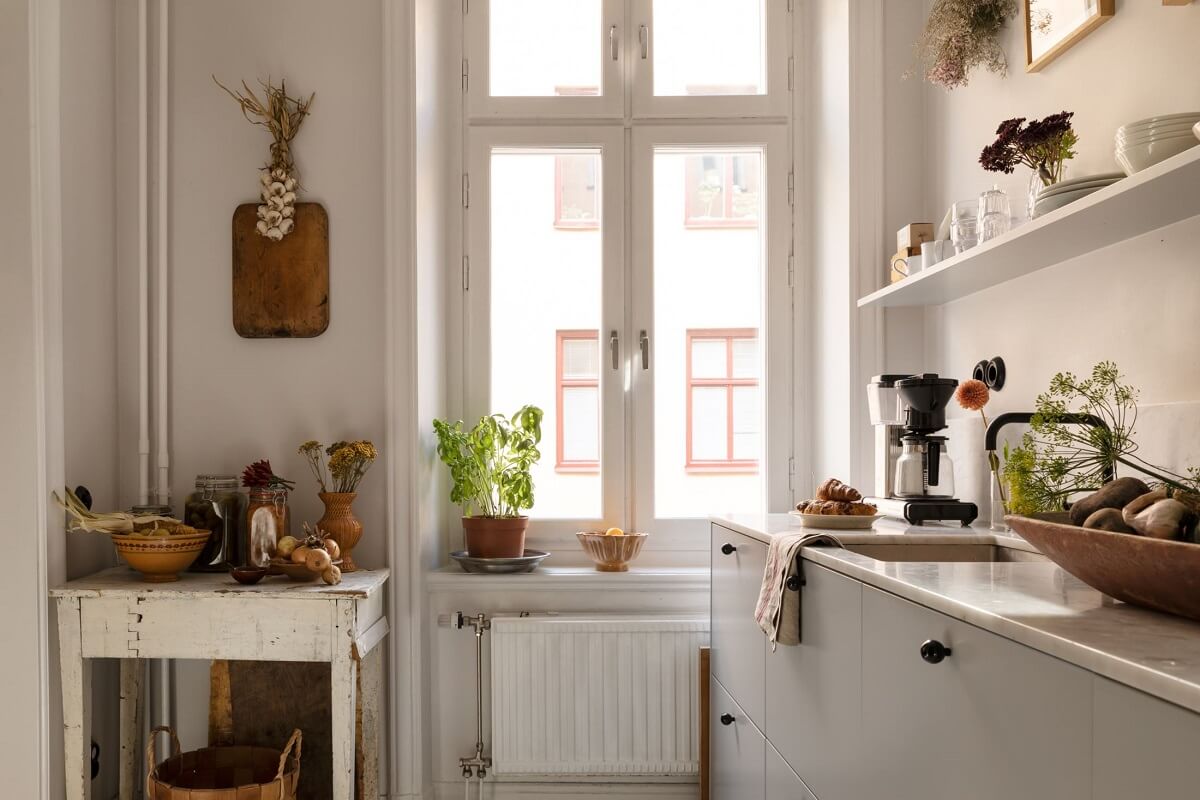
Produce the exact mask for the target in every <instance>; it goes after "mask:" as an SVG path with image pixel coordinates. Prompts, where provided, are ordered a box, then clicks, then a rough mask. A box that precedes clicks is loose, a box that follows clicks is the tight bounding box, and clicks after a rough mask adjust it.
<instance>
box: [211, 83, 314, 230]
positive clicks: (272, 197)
mask: <svg viewBox="0 0 1200 800" xmlns="http://www.w3.org/2000/svg"><path fill="white" fill-rule="evenodd" d="M213 81H214V82H215V83H216V84H217V86H220V87H221V88H222V89H224V90H225V91H226V93H228V94H229V96H230V97H232V98H233V99H234V100H235V101H236V102H237V104H238V107H239V108H241V109H242V116H244V117H245V118H246V119H247V120H248V121H249V122H250V124H252V125H261V126H262V127H264V128H266V129H267V130H268V131H269V132H270V134H271V138H272V140H273V141H272V142H271V163H269V164H268V165H267V166H265V167H263V169H262V175H261V176H260V180H261V182H262V190H261V196H262V201H263V202H262V205H260V206H259V207H258V232H259V234H260V235H262V236H265V237H267V238H268V239H271V240H272V241H279V240H280V239H282V238H283V237H284V236H286V235H288V234H289V233H291V231H292V228H293V227H294V226H295V219H294V218H295V214H296V192H297V190H298V189H299V188H300V183H299V180H298V178H297V175H296V163H295V161H294V159H293V158H292V140H293V139H295V138H296V134H297V133H299V132H300V123H302V122H304V118H305V117H307V116H308V110H309V108H310V107H311V106H312V102H313V99H314V98H315V97H316V94H315V93H314V94H310V95H309V96H308V99H307V100H305V99H303V98H294V97H289V96H288V93H287V82H286V81H280V82H279V86H275V85H274V84H272V83H271V81H270V80H269V79H268V80H265V81H260V84H261V85H262V90H263V92H264V96H265V97H266V101H265V102H264V101H263V100H260V99H259V97H258V95H257V94H255V93H254V90H253V89H251V88H250V87H249V86H248V85H247V84H246V82H245V81H242V90H243V91H240V92H238V91H233V90H231V89H229V88H228V87H226V86H225V85H224V84H222V83H221V82H220V81H218V80H217V78H216V76H215V75H214V76H213Z"/></svg>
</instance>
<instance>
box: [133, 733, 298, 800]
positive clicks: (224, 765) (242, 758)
mask: <svg viewBox="0 0 1200 800" xmlns="http://www.w3.org/2000/svg"><path fill="white" fill-rule="evenodd" d="M158 733H166V734H169V735H170V737H171V757H170V758H168V759H167V760H166V761H164V762H162V763H161V764H158V758H157V755H156V753H155V751H154V737H155V735H156V734H158ZM300 739H301V735H300V731H299V730H295V731H292V736H291V738H290V739H288V742H287V744H286V745H285V746H284V748H283V752H282V753H281V752H279V751H278V750H275V749H273V748H270V747H244V746H236V747H204V748H201V749H200V750H191V751H189V752H187V753H180V752H179V737H177V736H176V735H175V731H174V730H172V729H171V728H169V727H159V728H155V729H154V730H153V731H152V732H151V733H150V744H149V745H148V746H147V747H146V768H147V775H146V798H147V800H295V799H296V785H297V784H298V783H299V782H300ZM289 756H291V758H290V760H289ZM156 764H157V766H156Z"/></svg>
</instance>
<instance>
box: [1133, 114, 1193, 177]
mask: <svg viewBox="0 0 1200 800" xmlns="http://www.w3.org/2000/svg"><path fill="white" fill-rule="evenodd" d="M1197 125H1200V111H1189V112H1187V113H1185V114H1166V115H1164V116H1161V117H1150V118H1149V119H1143V120H1138V121H1137V122H1131V123H1129V124H1128V125H1122V126H1121V127H1120V128H1118V129H1117V140H1116V146H1117V152H1116V155H1117V163H1118V164H1120V165H1121V168H1122V169H1124V170H1125V174H1126V175H1132V174H1133V173H1135V172H1141V171H1142V170H1144V169H1146V168H1147V167H1152V166H1154V165H1155V164H1157V163H1159V162H1160V161H1166V160H1167V159H1168V158H1170V157H1171V156H1175V155H1179V154H1180V153H1182V152H1183V151H1185V150H1189V149H1191V148H1193V147H1195V146H1196V145H1197V138H1198V137H1200V131H1197V130H1195V126H1197Z"/></svg>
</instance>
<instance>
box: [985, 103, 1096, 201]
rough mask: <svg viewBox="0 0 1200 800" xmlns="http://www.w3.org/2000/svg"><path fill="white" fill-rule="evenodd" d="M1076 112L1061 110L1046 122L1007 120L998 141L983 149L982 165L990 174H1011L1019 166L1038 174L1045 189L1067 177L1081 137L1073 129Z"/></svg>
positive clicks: (1001, 125)
mask: <svg viewBox="0 0 1200 800" xmlns="http://www.w3.org/2000/svg"><path fill="white" fill-rule="evenodd" d="M1074 116H1075V112H1073V111H1060V112H1059V113H1057V114H1051V115H1050V116H1048V117H1046V118H1045V119H1035V120H1031V121H1030V122H1028V123H1027V122H1026V121H1025V118H1024V117H1017V118H1016V119H1007V120H1005V121H1004V122H1001V123H1000V127H999V128H997V129H996V141H994V142H992V143H991V144H990V145H988V146H987V147H985V148H983V152H982V153H980V154H979V163H980V165H982V166H983V168H984V169H986V170H987V171H988V172H1003V173H1005V174H1006V175H1011V174H1012V173H1013V171H1014V170H1015V169H1016V168H1017V165H1018V164H1024V165H1025V166H1027V167H1029V168H1030V169H1032V170H1033V171H1034V172H1036V173H1037V175H1038V177H1039V178H1040V179H1041V181H1042V185H1043V186H1053V185H1054V184H1056V183H1058V182H1059V181H1061V180H1062V178H1063V168H1064V167H1065V165H1066V163H1067V161H1069V160H1070V159H1072V158H1074V157H1075V145H1077V144H1078V143H1079V137H1078V136H1077V135H1076V133H1075V129H1074V128H1072V127H1071V119H1072V118H1073V117H1074Z"/></svg>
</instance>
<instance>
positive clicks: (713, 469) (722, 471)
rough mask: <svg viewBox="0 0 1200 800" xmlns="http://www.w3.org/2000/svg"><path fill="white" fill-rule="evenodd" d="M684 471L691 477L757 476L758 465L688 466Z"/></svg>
mask: <svg viewBox="0 0 1200 800" xmlns="http://www.w3.org/2000/svg"><path fill="white" fill-rule="evenodd" d="M683 470H684V472H686V473H688V474H689V475H757V474H758V465H757V464H755V465H753V466H749V465H744V466H740V465H738V464H688V465H687V466H685V467H684V468H683Z"/></svg>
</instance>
